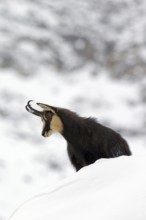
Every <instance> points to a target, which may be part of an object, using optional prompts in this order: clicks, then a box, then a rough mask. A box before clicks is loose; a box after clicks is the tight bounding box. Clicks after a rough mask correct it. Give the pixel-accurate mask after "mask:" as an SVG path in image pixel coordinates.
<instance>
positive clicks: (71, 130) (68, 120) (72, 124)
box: [58, 109, 85, 144]
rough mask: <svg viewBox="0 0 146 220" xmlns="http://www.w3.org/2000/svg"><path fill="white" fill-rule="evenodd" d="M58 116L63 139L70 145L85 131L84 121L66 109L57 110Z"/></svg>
mask: <svg viewBox="0 0 146 220" xmlns="http://www.w3.org/2000/svg"><path fill="white" fill-rule="evenodd" d="M58 115H59V117H60V119H61V121H62V123H63V132H62V135H63V136H64V138H65V139H66V140H67V141H68V142H69V143H71V144H74V143H76V141H77V140H80V139H81V136H82V134H83V133H84V130H85V129H84V128H85V126H83V124H85V119H84V118H82V117H80V116H78V115H77V114H76V113H74V112H72V111H69V110H66V109H63V110H59V111H58Z"/></svg>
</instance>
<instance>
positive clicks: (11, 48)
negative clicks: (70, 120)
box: [0, 0, 146, 220]
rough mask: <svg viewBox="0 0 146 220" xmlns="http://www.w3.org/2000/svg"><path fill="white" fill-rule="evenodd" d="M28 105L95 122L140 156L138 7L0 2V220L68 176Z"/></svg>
mask: <svg viewBox="0 0 146 220" xmlns="http://www.w3.org/2000/svg"><path fill="white" fill-rule="evenodd" d="M29 99H33V100H35V101H38V102H45V103H48V104H51V105H54V106H60V107H66V108H69V109H72V110H74V111H76V112H78V113H79V114H80V115H83V116H93V117H96V118H98V120H99V122H101V123H104V124H105V125H107V126H110V127H112V128H113V129H116V130H117V131H119V132H120V133H121V134H122V135H123V136H124V137H125V138H126V139H127V141H128V142H129V144H130V147H131V150H132V152H133V154H146V135H145V133H146V1H144V0H104V1H103V0H91V1H88V0H78V1H73V0H55V1H51V0H13V1H11V0H1V1H0V140H1V143H0V220H5V219H6V218H7V217H8V216H9V215H10V214H11V212H12V211H13V210H14V209H15V208H16V206H17V205H18V204H19V203H21V202H22V201H23V200H25V199H26V198H27V197H30V195H31V194H33V192H35V191H37V190H39V189H40V188H42V187H46V186H48V185H50V184H53V183H55V182H56V181H59V180H60V179H62V178H65V177H66V176H69V175H72V173H74V170H73V168H72V166H71V165H70V162H69V160H68V157H67V153H66V143H65V141H64V140H63V138H62V137H60V136H59V135H54V136H52V137H50V138H48V139H44V138H43V137H41V135H40V134H41V127H42V124H41V122H40V120H39V119H38V118H36V117H34V116H33V115H30V114H28V113H27V112H26V110H25V108H24V107H25V105H26V102H27V101H28V100H29Z"/></svg>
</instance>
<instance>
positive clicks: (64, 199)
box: [10, 156, 146, 220]
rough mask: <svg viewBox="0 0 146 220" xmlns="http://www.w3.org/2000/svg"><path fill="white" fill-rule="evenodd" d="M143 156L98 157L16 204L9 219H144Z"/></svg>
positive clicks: (145, 192) (144, 181)
mask: <svg viewBox="0 0 146 220" xmlns="http://www.w3.org/2000/svg"><path fill="white" fill-rule="evenodd" d="M144 167H146V156H132V157H125V156H123V157H120V158H114V159H101V160H99V161H97V162H96V163H95V164H93V165H90V166H88V167H85V168H83V169H81V170H80V171H79V172H78V173H77V174H75V175H74V176H72V177H71V178H68V179H66V180H65V181H62V182H61V183H60V184H57V186H54V187H52V189H45V190H44V191H43V192H41V193H39V194H37V195H36V196H34V197H33V198H31V199H30V200H28V201H27V202H26V203H25V204H23V205H22V206H21V207H19V209H18V210H16V212H15V213H14V215H13V216H12V218H10V219H11V220H20V219H21V220H26V219H27V220H32V219H35V220H42V219H43V220H48V219H51V220H60V219H64V220H68V219H70V220H74V219H78V220H79V219H84V220H89V219H92V220H97V219H99V220H109V219H111V220H117V219H118V220H123V219H124V220H131V219H132V220H145V219H146V208H145V204H146V187H145V186H146V174H145V171H144V169H143V168H144Z"/></svg>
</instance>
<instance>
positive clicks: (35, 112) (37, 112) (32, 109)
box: [25, 100, 42, 117]
mask: <svg viewBox="0 0 146 220" xmlns="http://www.w3.org/2000/svg"><path fill="white" fill-rule="evenodd" d="M30 102H33V100H29V101H28V102H27V105H26V106H25V108H26V110H27V111H28V112H30V113H32V114H34V115H37V116H40V117H41V116H42V112H40V111H38V110H36V109H34V108H32V107H31V105H30Z"/></svg>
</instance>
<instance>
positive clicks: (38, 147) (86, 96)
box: [0, 68, 146, 220]
mask: <svg viewBox="0 0 146 220" xmlns="http://www.w3.org/2000/svg"><path fill="white" fill-rule="evenodd" d="M89 72H90V68H87V69H86V71H85V70H83V71H80V72H77V73H74V74H72V75H58V74H57V73H55V72H53V71H51V70H49V71H48V72H47V73H46V72H45V71H43V70H42V74H40V75H38V76H37V77H36V76H35V77H31V78H23V77H20V76H18V75H16V74H13V73H12V72H10V73H9V72H3V74H0V83H1V85H0V86H1V93H0V98H1V106H0V107H1V123H0V130H1V133H0V140H1V145H0V219H2V220H5V219H6V218H7V217H8V216H9V215H10V214H11V213H12V211H13V210H14V209H15V208H16V207H17V206H18V205H19V204H20V203H22V201H24V200H25V199H27V198H28V197H30V196H31V195H33V194H34V193H35V192H37V191H39V190H40V189H41V188H43V187H46V186H49V185H53V184H54V183H56V182H58V180H60V179H62V178H65V177H67V176H70V175H72V174H73V172H74V170H73V168H72V167H71V166H70V163H69V161H68V158H67V154H66V144H65V141H64V140H63V139H62V137H60V136H59V135H55V136H52V137H51V138H48V139H43V138H42V137H41V135H40V134H41V126H42V124H41V122H40V120H39V119H38V118H36V117H33V115H31V114H28V112H26V110H25V108H24V107H25V104H26V102H27V101H28V100H29V99H33V100H35V101H39V102H44V103H48V104H51V105H54V106H55V105H56V106H61V107H66V108H70V109H72V110H74V111H76V112H78V113H79V114H80V115H83V116H93V117H97V118H98V120H99V122H101V123H104V124H106V125H108V126H110V127H112V128H114V129H116V130H118V131H120V133H121V134H123V136H124V137H125V138H126V139H127V141H128V142H129V144H130V147H131V150H132V152H133V154H134V155H143V154H146V147H145V144H146V138H145V135H144V132H145V130H144V129H145V105H144V104H143V102H141V93H140V92H141V84H144V82H145V79H143V81H142V82H139V83H136V82H135V83H134V82H132V83H130V82H125V81H116V80H113V79H111V78H108V77H107V75H106V74H104V73H101V74H99V76H97V75H96V76H92V75H91V74H89ZM4 94H5V96H4ZM4 97H5V98H4ZM2 110H3V111H2ZM2 113H3V114H2Z"/></svg>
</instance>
